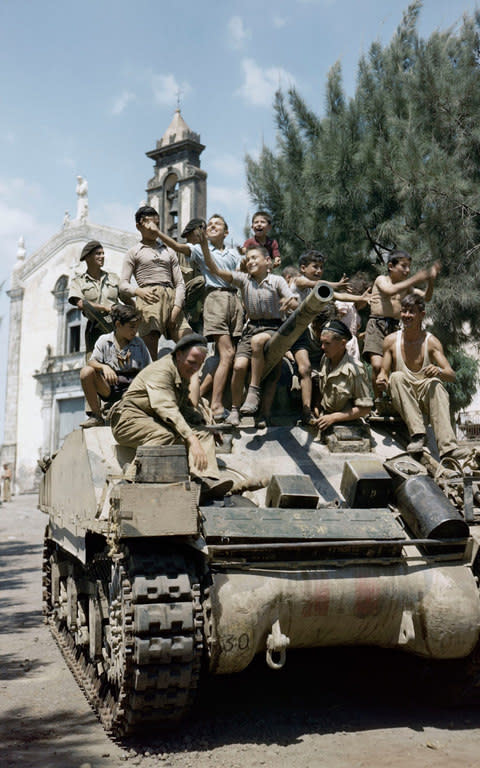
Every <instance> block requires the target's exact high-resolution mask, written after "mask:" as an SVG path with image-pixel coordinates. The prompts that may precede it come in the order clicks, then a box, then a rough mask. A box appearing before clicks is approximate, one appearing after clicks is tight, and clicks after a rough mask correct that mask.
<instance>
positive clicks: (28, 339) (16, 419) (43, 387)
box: [1, 110, 207, 493]
mask: <svg viewBox="0 0 480 768" xmlns="http://www.w3.org/2000/svg"><path fill="white" fill-rule="evenodd" d="M203 149H204V146H203V145H202V144H201V143H200V137H199V136H198V134H195V133H193V132H192V131H191V130H190V128H189V127H188V126H187V124H186V123H185V121H184V120H183V118H182V116H181V114H180V111H179V110H177V111H176V112H175V115H174V117H173V120H172V122H171V124H170V126H169V128H168V129H167V131H166V132H165V134H164V136H163V137H162V139H161V140H160V141H158V142H157V146H156V149H154V150H152V151H151V152H147V156H148V157H151V158H152V159H153V160H154V161H155V175H154V177H153V178H152V179H151V180H150V181H149V182H148V185H147V190H146V191H147V198H148V203H149V204H150V205H153V206H154V207H155V208H157V209H158V210H159V213H160V221H161V224H162V226H163V227H165V229H167V230H168V231H169V232H170V233H171V234H172V235H173V236H174V237H177V236H178V233H179V232H181V231H182V229H183V227H184V226H185V224H186V223H187V221H188V220H189V219H190V218H192V217H194V216H195V217H196V216H201V217H205V214H206V178H207V175H206V173H205V172H204V171H203V170H201V169H200V154H201V152H202V151H203ZM133 213H134V211H132V219H131V221H129V222H128V225H129V226H133V225H132V222H133ZM126 223H127V222H126ZM137 239H138V238H137V236H136V235H135V234H133V233H132V232H131V231H130V232H128V231H124V230H120V229H114V228H112V227H107V226H103V225H98V224H93V223H91V222H90V221H89V214H88V184H87V182H86V180H85V179H83V178H82V177H80V176H79V177H77V213H76V217H75V218H74V219H70V216H69V214H68V213H65V216H64V220H63V227H62V229H61V230H60V232H57V233H56V234H54V235H52V237H51V238H50V239H49V240H48V241H47V242H46V243H45V244H44V245H43V246H42V247H41V248H40V249H39V250H37V251H36V252H35V253H33V254H32V255H31V256H28V257H27V254H26V250H25V243H24V241H23V238H20V240H19V244H18V251H17V261H16V263H15V266H14V268H13V271H12V275H11V281H10V290H9V291H8V292H7V293H8V296H9V298H10V315H9V340H8V362H7V385H6V400H5V428H4V442H3V446H2V450H1V463H4V462H9V463H10V464H11V465H12V467H13V469H14V487H15V488H16V490H17V491H18V492H20V493H26V492H29V491H32V490H34V489H36V487H37V486H38V480H39V472H40V470H39V469H38V466H37V461H38V459H39V458H41V457H42V456H44V455H49V454H51V453H53V452H54V451H56V450H57V449H58V448H59V446H60V445H61V443H62V441H63V439H64V438H65V436H66V435H67V434H68V433H69V432H70V431H71V430H72V429H75V428H76V427H77V426H78V424H79V423H80V421H82V420H83V418H84V413H85V403H84V398H83V392H82V389H81V386H80V379H79V371H80V368H81V367H82V365H83V363H84V360H85V346H84V328H85V324H86V319H85V318H84V317H83V316H82V314H81V312H80V310H78V309H77V308H76V307H74V306H72V305H71V304H69V302H68V284H69V281H70V279H71V278H72V277H73V275H74V274H76V273H78V272H82V271H84V269H85V265H84V264H83V263H81V262H79V257H80V253H81V250H82V248H83V246H84V245H85V243H87V242H88V241H89V240H99V241H100V242H101V243H102V245H103V246H104V250H105V267H104V268H105V269H106V270H107V271H109V272H116V273H117V274H119V273H120V271H121V265H122V261H123V256H124V254H125V253H126V251H127V250H128V249H129V248H130V247H131V246H132V245H134V244H135V242H137Z"/></svg>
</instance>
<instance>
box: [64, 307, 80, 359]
mask: <svg viewBox="0 0 480 768" xmlns="http://www.w3.org/2000/svg"><path fill="white" fill-rule="evenodd" d="M66 319H67V322H66V324H65V326H66V328H65V330H66V339H65V351H66V353H67V355H71V354H73V353H74V352H80V338H81V333H80V332H81V327H82V313H81V312H80V310H79V309H76V308H73V309H70V310H69V311H68V312H67V318H66Z"/></svg>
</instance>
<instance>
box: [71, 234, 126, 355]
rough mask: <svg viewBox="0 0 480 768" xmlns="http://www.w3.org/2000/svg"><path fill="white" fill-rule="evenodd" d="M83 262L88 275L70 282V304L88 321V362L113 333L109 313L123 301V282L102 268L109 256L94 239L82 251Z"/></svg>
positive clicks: (80, 276) (86, 331) (84, 274)
mask: <svg viewBox="0 0 480 768" xmlns="http://www.w3.org/2000/svg"><path fill="white" fill-rule="evenodd" d="M80 261H85V262H86V265H87V269H86V272H84V273H83V274H82V275H77V276H76V277H74V278H73V280H72V281H71V283H70V287H69V293H68V301H69V302H70V304H74V305H75V306H76V307H78V309H80V310H81V311H82V313H83V314H84V315H85V316H86V317H87V318H88V321H87V328H86V330H85V349H86V355H87V360H88V358H89V357H90V354H91V352H92V350H93V348H94V346H95V342H96V340H97V339H98V337H99V336H101V335H102V333H108V332H109V331H111V330H113V326H112V324H111V321H110V317H109V312H110V309H111V307H112V306H113V305H114V304H115V303H116V302H117V301H118V298H119V283H120V279H119V277H118V275H116V274H115V273H114V272H105V270H104V269H102V267H103V264H104V261H105V254H104V251H103V245H102V244H101V243H99V242H98V240H90V242H88V243H87V244H86V245H85V246H84V247H83V249H82V252H81V254H80Z"/></svg>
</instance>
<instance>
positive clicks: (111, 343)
mask: <svg viewBox="0 0 480 768" xmlns="http://www.w3.org/2000/svg"><path fill="white" fill-rule="evenodd" d="M111 317H112V322H113V325H114V328H115V330H114V331H112V332H111V333H105V334H103V335H102V336H100V337H99V338H98V339H97V341H96V342H95V347H94V349H93V352H92V355H91V357H90V359H89V361H88V364H87V365H85V366H84V367H83V368H82V370H81V371H80V381H81V384H82V389H83V391H84V394H85V399H86V401H87V404H88V407H89V410H88V411H87V416H88V419H87V420H86V421H84V422H82V424H80V426H81V427H83V428H84V429H88V428H89V427H101V426H103V425H104V424H105V421H104V418H103V416H102V413H101V409H100V400H103V401H104V402H105V403H106V405H107V408H108V407H111V406H112V405H113V404H114V403H116V402H117V400H120V398H121V397H122V395H123V394H124V392H126V390H127V389H128V387H129V386H130V384H131V383H132V381H133V379H134V378H135V376H136V375H137V373H138V372H139V371H141V370H142V369H143V368H146V366H147V365H150V363H151V362H152V359H151V357H150V353H149V351H148V349H147V347H146V345H145V343H144V342H143V341H142V339H140V338H139V337H138V336H137V330H138V323H139V319H140V318H139V314H138V310H137V309H136V308H135V307H126V306H124V305H123V304H115V305H114V306H113V307H112V310H111Z"/></svg>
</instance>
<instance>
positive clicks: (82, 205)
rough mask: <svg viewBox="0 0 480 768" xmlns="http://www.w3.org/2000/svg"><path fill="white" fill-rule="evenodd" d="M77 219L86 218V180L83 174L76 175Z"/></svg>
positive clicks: (84, 219)
mask: <svg viewBox="0 0 480 768" xmlns="http://www.w3.org/2000/svg"><path fill="white" fill-rule="evenodd" d="M76 191H77V219H78V220H79V221H82V222H83V221H87V219H88V182H87V180H86V179H84V178H83V176H77V190H76Z"/></svg>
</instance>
